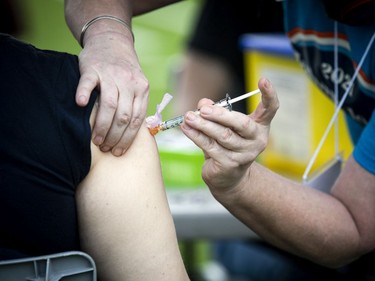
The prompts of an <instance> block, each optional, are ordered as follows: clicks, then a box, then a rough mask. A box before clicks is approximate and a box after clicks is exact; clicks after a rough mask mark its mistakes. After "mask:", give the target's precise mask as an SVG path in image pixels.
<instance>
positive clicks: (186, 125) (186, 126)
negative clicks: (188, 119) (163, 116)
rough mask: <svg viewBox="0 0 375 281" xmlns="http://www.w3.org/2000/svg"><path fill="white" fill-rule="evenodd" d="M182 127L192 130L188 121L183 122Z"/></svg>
mask: <svg viewBox="0 0 375 281" xmlns="http://www.w3.org/2000/svg"><path fill="white" fill-rule="evenodd" d="M181 128H182V129H184V130H186V131H188V130H191V127H190V126H189V125H188V124H186V123H183V124H182V125H181Z"/></svg>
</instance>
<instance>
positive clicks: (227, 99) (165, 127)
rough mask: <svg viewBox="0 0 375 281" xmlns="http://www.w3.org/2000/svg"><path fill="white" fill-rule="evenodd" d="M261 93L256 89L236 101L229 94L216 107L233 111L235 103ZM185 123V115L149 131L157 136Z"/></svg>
mask: <svg viewBox="0 0 375 281" xmlns="http://www.w3.org/2000/svg"><path fill="white" fill-rule="evenodd" d="M259 93H260V90H259V89H256V90H254V91H252V92H249V93H246V94H243V95H241V96H238V97H236V98H234V99H231V98H230V97H229V95H228V94H227V95H226V97H225V99H222V100H220V101H218V102H215V105H218V106H222V107H225V108H228V109H229V110H231V109H232V104H234V103H236V102H238V101H240V100H243V99H246V98H248V97H251V96H253V95H256V94H259ZM195 112H196V113H197V114H199V109H198V110H196V111H195ZM183 122H184V115H181V116H177V117H175V118H172V119H169V120H167V121H163V122H161V123H160V124H158V125H157V126H155V127H151V128H149V131H150V133H151V134H152V135H156V134H157V133H158V132H160V131H165V130H168V129H171V128H174V127H178V126H180V125H181V124H182V123H183Z"/></svg>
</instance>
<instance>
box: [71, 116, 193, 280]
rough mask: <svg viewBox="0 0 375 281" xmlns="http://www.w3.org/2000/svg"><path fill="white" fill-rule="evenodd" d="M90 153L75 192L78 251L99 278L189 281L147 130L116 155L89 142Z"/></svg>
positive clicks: (154, 146) (140, 132)
mask: <svg viewBox="0 0 375 281" xmlns="http://www.w3.org/2000/svg"><path fill="white" fill-rule="evenodd" d="M94 111H95V110H94ZM91 149H92V158H93V159H92V167H91V171H90V173H89V175H88V176H87V177H86V179H85V180H84V181H83V182H82V183H81V185H80V186H79V188H78V190H77V209H78V216H79V228H80V235H81V241H82V247H83V250H84V251H87V252H88V253H89V254H91V255H92V256H93V258H94V260H95V261H96V263H97V265H98V272H99V277H102V278H103V280H107V281H110V280H125V279H126V280H130V281H131V280H144V281H147V280H153V281H155V280H163V281H164V280H171V281H172V280H188V279H187V275H186V272H185V268H184V266H183V262H182V258H181V256H180V252H179V248H178V243H177V238H176V233H175V228H174V223H173V219H172V216H171V213H170V210H169V206H168V202H167V198H166V193H165V189H164V185H163V180H162V175H161V167H160V161H159V157H158V151H157V147H156V143H155V140H154V138H153V137H152V136H151V135H150V134H149V132H148V130H147V128H146V127H145V126H143V127H142V128H141V129H140V131H139V133H138V135H137V137H136V139H135V141H134V143H133V144H132V146H131V147H130V148H129V150H128V151H127V152H126V153H125V154H124V155H123V156H121V157H115V156H113V155H112V154H111V153H103V152H101V151H100V150H99V148H98V147H97V146H95V145H93V144H92V146H91ZM120 277H121V278H120Z"/></svg>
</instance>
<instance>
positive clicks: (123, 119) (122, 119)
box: [117, 113, 130, 126]
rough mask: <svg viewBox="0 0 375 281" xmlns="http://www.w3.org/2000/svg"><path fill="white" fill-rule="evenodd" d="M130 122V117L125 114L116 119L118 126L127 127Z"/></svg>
mask: <svg viewBox="0 0 375 281" xmlns="http://www.w3.org/2000/svg"><path fill="white" fill-rule="evenodd" d="M129 122H130V116H129V114H127V113H123V114H121V115H120V116H119V118H118V124H117V125H118V126H123V125H128V124H129Z"/></svg>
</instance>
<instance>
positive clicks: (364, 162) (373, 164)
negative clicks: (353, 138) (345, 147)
mask: <svg viewBox="0 0 375 281" xmlns="http://www.w3.org/2000/svg"><path fill="white" fill-rule="evenodd" d="M353 156H354V159H355V160H356V161H357V162H358V163H359V164H360V165H361V166H362V167H363V168H364V169H366V170H367V171H369V172H370V173H372V174H375V110H374V111H373V112H372V116H371V118H370V121H369V122H368V124H367V126H366V127H365V128H364V129H363V131H362V134H361V136H360V137H359V139H358V142H357V143H356V146H355V148H354V152H353Z"/></svg>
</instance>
